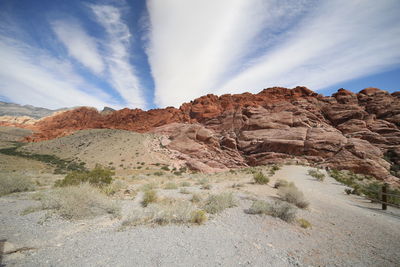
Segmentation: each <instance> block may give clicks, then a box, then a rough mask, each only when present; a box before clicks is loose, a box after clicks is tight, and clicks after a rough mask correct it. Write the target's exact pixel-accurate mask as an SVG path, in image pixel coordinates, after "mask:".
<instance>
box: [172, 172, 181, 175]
mask: <svg viewBox="0 0 400 267" xmlns="http://www.w3.org/2000/svg"><path fill="white" fill-rule="evenodd" d="M173 174H174V175H176V176H181V175H182V172H181V171H174V172H173Z"/></svg>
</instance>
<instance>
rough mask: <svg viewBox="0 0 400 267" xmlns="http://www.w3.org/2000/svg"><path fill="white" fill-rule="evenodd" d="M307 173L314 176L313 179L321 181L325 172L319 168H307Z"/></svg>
mask: <svg viewBox="0 0 400 267" xmlns="http://www.w3.org/2000/svg"><path fill="white" fill-rule="evenodd" d="M308 175H310V176H312V177H314V178H315V179H317V180H318V181H321V182H322V181H323V180H324V179H325V174H323V173H322V172H321V171H319V170H308Z"/></svg>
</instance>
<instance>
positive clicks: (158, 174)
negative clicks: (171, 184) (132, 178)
mask: <svg viewBox="0 0 400 267" xmlns="http://www.w3.org/2000/svg"><path fill="white" fill-rule="evenodd" d="M153 174H154V175H155V176H162V175H163V174H164V173H163V172H155V173H153Z"/></svg>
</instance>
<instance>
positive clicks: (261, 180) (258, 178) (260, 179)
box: [253, 172, 269, 184]
mask: <svg viewBox="0 0 400 267" xmlns="http://www.w3.org/2000/svg"><path fill="white" fill-rule="evenodd" d="M253 178H254V182H255V183H256V184H268V182H269V178H268V177H267V176H266V175H265V174H264V173H262V172H257V173H254V174H253Z"/></svg>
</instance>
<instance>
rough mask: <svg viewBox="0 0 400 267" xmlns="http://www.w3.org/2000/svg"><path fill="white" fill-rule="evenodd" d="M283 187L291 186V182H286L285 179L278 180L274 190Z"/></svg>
mask: <svg viewBox="0 0 400 267" xmlns="http://www.w3.org/2000/svg"><path fill="white" fill-rule="evenodd" d="M281 186H289V182H288V181H286V180H283V179H278V180H277V181H276V182H275V185H274V188H279V187H281Z"/></svg>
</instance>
